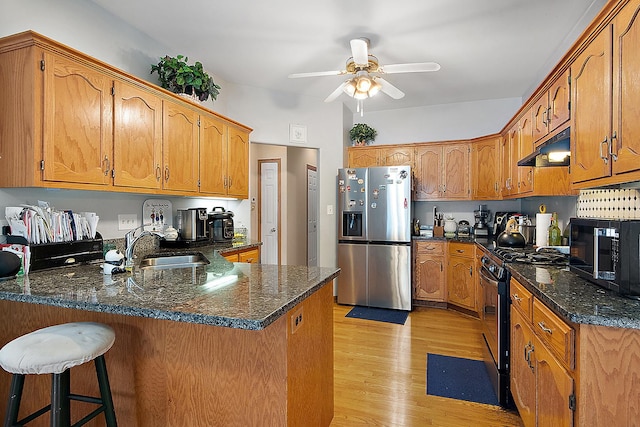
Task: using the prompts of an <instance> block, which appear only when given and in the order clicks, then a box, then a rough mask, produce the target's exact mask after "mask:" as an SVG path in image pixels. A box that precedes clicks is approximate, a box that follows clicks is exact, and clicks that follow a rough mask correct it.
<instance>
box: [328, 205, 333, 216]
mask: <svg viewBox="0 0 640 427" xmlns="http://www.w3.org/2000/svg"><path fill="white" fill-rule="evenodd" d="M327 215H333V205H327Z"/></svg>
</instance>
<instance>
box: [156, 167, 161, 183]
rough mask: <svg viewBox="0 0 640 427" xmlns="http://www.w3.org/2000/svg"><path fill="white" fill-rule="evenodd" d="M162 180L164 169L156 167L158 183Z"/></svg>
mask: <svg viewBox="0 0 640 427" xmlns="http://www.w3.org/2000/svg"><path fill="white" fill-rule="evenodd" d="M161 178H162V168H161V167H160V165H156V181H160V179H161Z"/></svg>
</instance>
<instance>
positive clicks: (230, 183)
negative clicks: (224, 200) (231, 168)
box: [229, 177, 233, 188]
mask: <svg viewBox="0 0 640 427" xmlns="http://www.w3.org/2000/svg"><path fill="white" fill-rule="evenodd" d="M232 186H233V180H232V179H231V177H229V188H231V187H232Z"/></svg>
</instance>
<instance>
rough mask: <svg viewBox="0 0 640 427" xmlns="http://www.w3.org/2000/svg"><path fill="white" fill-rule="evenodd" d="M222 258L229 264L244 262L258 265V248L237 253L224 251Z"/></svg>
mask: <svg viewBox="0 0 640 427" xmlns="http://www.w3.org/2000/svg"><path fill="white" fill-rule="evenodd" d="M222 256H223V257H224V258H225V259H226V260H227V261H230V262H246V263H249V264H260V248H248V249H238V250H237V251H225V252H224V253H223V254H222Z"/></svg>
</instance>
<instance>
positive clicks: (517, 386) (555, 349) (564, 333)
mask: <svg viewBox="0 0 640 427" xmlns="http://www.w3.org/2000/svg"><path fill="white" fill-rule="evenodd" d="M511 294H512V296H511V297H512V299H513V298H514V295H517V297H518V298H517V299H516V301H518V304H512V305H511V351H510V354H511V379H510V381H511V394H512V395H513V400H514V402H515V404H516V406H517V408H518V412H519V413H520V417H521V418H522V422H523V424H524V425H525V427H529V426H536V425H537V426H550V425H552V426H572V425H573V421H574V410H575V407H576V398H575V392H574V380H573V377H572V376H571V374H570V371H569V369H568V368H567V367H566V365H567V364H569V365H571V364H572V363H573V360H574V353H573V346H574V340H575V339H574V335H573V329H572V328H571V327H570V326H569V325H567V324H566V323H565V322H563V321H562V320H561V319H560V318H558V317H557V316H556V315H555V314H554V313H552V312H551V311H550V310H549V309H548V308H546V307H545V306H544V305H543V304H542V302H541V301H539V300H537V299H536V298H532V297H531V294H530V293H529V292H528V291H527V290H526V289H525V288H524V287H523V286H522V285H521V284H520V283H518V282H517V280H515V279H513V278H512V279H511ZM523 302H526V303H525V304H522V303H523ZM531 306H533V307H531ZM538 312H540V313H542V316H541V315H540V314H536V313H538ZM558 354H560V355H565V356H566V358H564V359H563V358H562V357H560V358H559V357H557V355H558Z"/></svg>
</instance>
